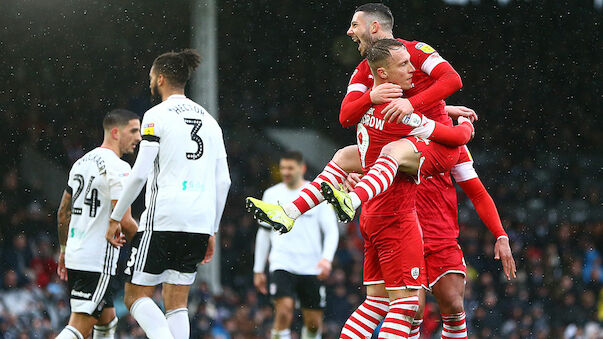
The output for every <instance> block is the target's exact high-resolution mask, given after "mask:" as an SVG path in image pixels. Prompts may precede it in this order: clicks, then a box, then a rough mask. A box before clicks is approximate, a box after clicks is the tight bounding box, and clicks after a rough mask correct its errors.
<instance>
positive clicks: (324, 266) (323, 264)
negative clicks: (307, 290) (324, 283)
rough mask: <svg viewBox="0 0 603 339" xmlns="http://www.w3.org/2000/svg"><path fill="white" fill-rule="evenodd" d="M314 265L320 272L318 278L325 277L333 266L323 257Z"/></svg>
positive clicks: (322, 278) (323, 278)
mask: <svg viewBox="0 0 603 339" xmlns="http://www.w3.org/2000/svg"><path fill="white" fill-rule="evenodd" d="M316 266H317V267H318V268H319V269H320V273H319V274H318V279H319V280H325V279H327V278H328V277H329V274H331V269H332V268H333V267H332V266H331V262H330V261H329V260H327V259H325V258H322V259H320V261H319V262H318V265H316Z"/></svg>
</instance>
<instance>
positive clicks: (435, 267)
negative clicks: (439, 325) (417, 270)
mask: <svg viewBox="0 0 603 339" xmlns="http://www.w3.org/2000/svg"><path fill="white" fill-rule="evenodd" d="M425 248H426V250H425V253H426V255H425V262H426V267H427V275H428V280H429V286H430V287H431V290H432V293H433V295H434V297H435V298H436V301H437V302H438V305H439V306H440V313H441V315H442V322H443V330H442V338H467V326H466V324H465V312H464V306H463V300H464V297H465V275H466V271H467V268H466V266H465V260H464V259H463V251H462V250H461V248H460V246H459V245H458V243H457V242H456V240H455V239H453V240H450V241H444V242H442V243H437V242H436V243H433V242H428V243H426V245H425ZM446 334H449V335H448V336H447V335H446ZM450 334H451V335H450Z"/></svg>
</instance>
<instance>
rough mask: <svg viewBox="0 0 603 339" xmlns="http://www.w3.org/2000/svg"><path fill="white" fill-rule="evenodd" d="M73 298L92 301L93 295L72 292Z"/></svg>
mask: <svg viewBox="0 0 603 339" xmlns="http://www.w3.org/2000/svg"><path fill="white" fill-rule="evenodd" d="M71 296H73V297H80V298H86V299H90V297H91V296H92V293H86V292H82V291H75V290H73V291H71Z"/></svg>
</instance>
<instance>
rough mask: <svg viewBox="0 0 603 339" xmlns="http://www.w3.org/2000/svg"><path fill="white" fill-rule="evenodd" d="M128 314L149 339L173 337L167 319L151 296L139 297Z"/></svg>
mask: <svg viewBox="0 0 603 339" xmlns="http://www.w3.org/2000/svg"><path fill="white" fill-rule="evenodd" d="M130 314H132V316H133V317H134V319H136V321H137V322H138V324H139V325H140V327H142V329H143V330H144V333H146V335H147V336H148V337H149V338H150V339H174V336H172V333H171V332H170V328H169V325H168V321H167V319H166V318H165V316H164V315H163V312H162V311H161V309H160V308H159V307H158V306H157V305H156V304H155V302H153V300H152V299H151V298H147V297H144V298H140V299H138V300H136V301H135V302H134V304H132V307H131V308H130Z"/></svg>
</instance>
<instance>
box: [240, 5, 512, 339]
mask: <svg viewBox="0 0 603 339" xmlns="http://www.w3.org/2000/svg"><path fill="white" fill-rule="evenodd" d="M392 27H393V16H392V14H391V11H390V10H389V8H387V7H386V6H385V5H383V4H366V5H362V6H360V7H358V8H357V9H356V11H355V13H354V16H353V18H352V21H351V24H350V28H349V30H348V35H349V36H350V37H351V38H352V39H353V40H354V41H355V42H357V43H358V45H359V46H358V49H359V51H360V54H361V55H362V56H365V57H367V58H368V59H369V60H367V59H365V60H363V61H362V62H361V63H360V65H359V66H358V67H357V68H356V70H355V71H354V74H353V75H352V79H351V80H350V84H349V86H348V92H347V94H346V97H345V98H344V100H343V102H342V107H341V112H340V122H341V123H342V125H344V126H351V125H353V124H358V127H357V141H358V144H357V145H355V146H348V147H345V148H343V149H341V150H339V151H338V152H337V153H336V154H335V156H334V157H333V160H332V161H331V162H330V163H329V164H328V165H327V166H326V167H325V169H324V170H323V172H322V173H321V174H320V175H319V176H318V177H317V178H316V179H315V180H314V181H312V182H311V183H309V184H308V185H306V187H305V188H303V189H302V191H301V193H300V194H299V196H298V197H297V198H296V199H293V200H292V201H291V202H289V203H285V204H283V205H282V207H281V206H279V205H274V204H270V203H267V202H263V201H261V200H257V199H253V198H249V199H247V207H248V209H250V210H251V211H252V212H253V213H254V214H255V215H256V216H257V217H258V218H260V219H262V220H263V221H266V222H267V223H269V224H271V225H272V226H273V227H274V228H275V229H278V230H281V231H282V232H287V231H289V230H290V229H291V228H292V227H293V223H294V221H295V219H296V218H298V217H299V216H300V215H302V214H303V213H305V212H306V211H308V210H310V209H311V208H313V207H314V206H316V205H318V204H319V203H321V202H322V201H324V200H325V196H326V198H327V199H328V200H329V202H332V203H334V206H335V208H336V210H337V212H338V215H339V217H340V219H341V220H344V221H349V220H351V219H352V218H353V216H354V213H355V212H354V211H355V209H356V208H357V207H358V206H359V205H360V204H361V203H366V204H365V206H364V208H363V211H362V213H363V215H362V216H361V218H360V222H361V230H362V232H363V236H364V238H365V268H364V281H365V284H367V295H368V296H367V299H366V300H365V302H364V303H363V304H362V305H361V306H360V307H359V308H358V309H357V310H356V312H354V314H352V316H351V317H350V319H348V321H347V322H346V325H345V327H344V329H343V331H342V334H341V337H342V338H365V337H367V336H370V335H371V333H372V332H373V331H374V329H375V328H376V327H377V326H378V324H379V323H380V322H381V320H383V319H384V318H385V322H384V325H383V328H382V330H381V332H380V334H379V337H383V338H389V337H400V338H419V329H420V325H421V322H422V316H423V305H424V292H423V289H421V288H418V287H417V286H418V285H421V284H425V286H424V287H425V289H428V290H431V291H432V293H433V294H434V296H435V297H436V300H437V301H438V304H439V306H440V311H441V313H442V319H443V331H442V338H467V331H466V326H465V314H464V309H463V295H464V277H465V274H466V267H465V265H464V260H463V255H462V251H461V249H460V246H459V245H458V240H457V238H458V234H459V227H458V211H457V203H456V191H455V189H454V186H453V185H452V181H451V178H450V176H451V174H452V176H453V177H454V178H455V180H456V181H457V183H459V185H460V186H461V188H462V189H463V191H464V192H465V193H466V194H467V195H468V196H469V198H470V199H471V201H472V202H473V204H474V206H475V208H476V210H477V212H478V214H479V216H480V218H481V219H482V221H484V223H485V224H486V226H487V227H488V228H489V229H490V231H491V232H492V233H493V234H494V235H495V236H496V237H497V242H496V246H495V257H496V259H501V260H502V263H503V269H504V272H505V274H506V276H507V277H508V278H510V277H511V276H514V274H515V263H514V261H513V257H512V255H511V250H510V247H509V241H508V238H507V236H506V233H505V231H504V229H503V227H502V224H501V222H500V218H499V217H498V212H497V210H496V207H495V205H494V202H493V200H492V198H491V197H490V195H489V194H488V192H487V191H486V190H485V188H484V186H483V184H482V183H481V181H480V180H479V178H478V177H477V173H476V172H475V169H474V168H473V159H472V158H471V155H470V154H469V152H468V150H467V148H466V146H462V147H458V148H455V147H450V146H454V145H455V144H456V145H459V144H463V143H466V142H467V141H468V137H467V136H468V135H467V134H469V137H470V135H471V134H472V132H473V127H472V125H471V123H470V121H469V120H467V119H463V118H459V125H458V126H455V127H451V126H452V121H451V118H450V117H459V116H467V117H469V118H470V119H473V118H475V113H474V112H473V111H471V110H469V109H466V108H464V107H454V106H452V107H451V106H445V104H444V101H443V99H444V98H446V97H447V96H449V95H450V94H452V93H454V92H455V91H456V90H458V89H459V88H460V87H461V86H462V84H461V81H460V77H459V76H458V74H457V73H456V71H455V70H454V69H453V68H452V66H451V65H450V64H449V63H448V62H447V61H446V60H444V59H443V58H442V57H441V56H440V55H439V54H438V53H437V52H436V51H435V50H434V49H433V48H431V47H430V46H429V45H427V44H425V43H422V42H417V41H407V40H402V39H393V38H394V37H393V33H392ZM384 39H388V40H384ZM381 40H383V42H380V41H381ZM409 74H410V76H408V75H409ZM371 121H372V122H373V123H371ZM377 122H378V123H377ZM396 123H398V124H399V123H403V125H406V126H403V125H399V126H396ZM438 123H439V124H438ZM443 127H448V128H443ZM452 128H455V129H456V130H453V129H452ZM409 135H414V136H413V137H411V138H408V137H407V136H409ZM425 138H427V139H425ZM428 138H431V140H429V139H428ZM438 138H439V139H438ZM434 139H436V140H438V141H439V142H441V143H442V144H438V143H436V142H434ZM445 144H447V145H448V146H446V145H445ZM363 172H364V173H365V176H364V177H363V178H362V179H361V178H360V177H359V176H357V175H354V174H349V173H363ZM408 175H413V176H414V177H415V179H416V180H417V182H418V181H420V184H419V185H418V186H416V187H415V186H413V185H414V184H412V182H411V179H410V177H409V176H408ZM344 182H347V183H348V184H349V186H351V187H352V188H353V191H352V192H351V193H350V194H348V193H346V192H342V191H339V190H337V187H339V185H342V184H344ZM390 191H391V192H390ZM415 191H416V201H414V200H415ZM392 201H395V202H396V203H395V204H393V203H392ZM415 208H416V214H414V213H415ZM384 215H388V217H387V218H377V217H378V216H384ZM413 215H414V217H413ZM416 216H418V221H417V219H416ZM418 222H420V226H421V229H420V230H419V228H418ZM396 230H398V231H399V232H395V231H396ZM421 231H422V237H421ZM394 243H397V244H398V246H399V247H402V246H404V247H405V249H406V250H407V251H408V253H398V251H396V249H395V248H392V251H390V252H388V251H387V250H386V249H387V248H390V247H391V246H393V245H392V244H394ZM410 244H414V245H410ZM417 244H419V245H418V246H417ZM415 251H417V253H415ZM419 253H420V255H419ZM419 256H420V258H419Z"/></svg>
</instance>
